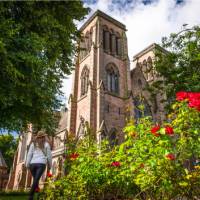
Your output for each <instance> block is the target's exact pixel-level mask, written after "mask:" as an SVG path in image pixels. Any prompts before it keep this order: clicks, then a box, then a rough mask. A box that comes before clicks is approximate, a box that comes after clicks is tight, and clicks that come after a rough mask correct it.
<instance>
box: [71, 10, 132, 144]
mask: <svg viewBox="0 0 200 200" xmlns="http://www.w3.org/2000/svg"><path fill="white" fill-rule="evenodd" d="M80 31H81V33H82V40H81V41H80V54H79V56H78V60H77V65H76V69H75V72H74V79H73V86H72V94H71V96H70V98H69V111H70V112H69V115H70V116H69V121H68V127H69V131H70V132H72V133H74V134H78V135H79V136H81V134H83V130H84V124H85V123H86V122H88V124H89V126H90V128H91V129H92V130H93V132H94V133H96V136H97V139H98V140H100V139H101V138H102V137H105V136H106V137H108V138H110V139H115V138H116V139H120V138H121V137H120V135H121V133H122V128H123V127H124V125H125V118H126V109H127V107H128V106H129V105H130V104H131V97H130V95H129V94H130V91H131V85H130V84H131V83H130V77H129V76H130V66H129V59H128V50H127V38H126V27H125V25H124V24H122V23H120V22H119V21H117V20H115V19H113V18H112V17H110V16H108V15H106V14H105V13H103V12H101V11H99V10H97V11H96V12H95V13H94V14H93V15H92V16H91V17H90V18H89V19H88V20H87V21H86V23H85V24H84V25H83V26H82V27H81V28H80Z"/></svg>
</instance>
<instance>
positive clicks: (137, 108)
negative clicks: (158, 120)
mask: <svg viewBox="0 0 200 200" xmlns="http://www.w3.org/2000/svg"><path fill="white" fill-rule="evenodd" d="M133 103H134V113H135V119H136V120H137V119H139V118H141V117H144V116H152V114H151V109H150V106H149V104H148V103H147V101H146V100H145V99H144V98H143V97H141V96H137V97H135V98H134V99H133Z"/></svg>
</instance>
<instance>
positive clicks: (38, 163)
mask: <svg viewBox="0 0 200 200" xmlns="http://www.w3.org/2000/svg"><path fill="white" fill-rule="evenodd" d="M46 165H47V170H50V169H51V166H52V154H51V148H50V145H49V143H48V142H47V139H46V134H44V133H43V132H42V131H39V132H38V133H37V135H36V137H35V139H34V140H33V142H32V143H31V145H30V148H29V151H28V154H27V159H26V167H27V168H29V169H30V171H31V174H32V176H33V184H32V187H31V190H30V195H29V200H33V198H34V192H35V190H36V189H38V184H39V180H40V178H41V176H42V174H43V173H44V171H45V168H46Z"/></svg>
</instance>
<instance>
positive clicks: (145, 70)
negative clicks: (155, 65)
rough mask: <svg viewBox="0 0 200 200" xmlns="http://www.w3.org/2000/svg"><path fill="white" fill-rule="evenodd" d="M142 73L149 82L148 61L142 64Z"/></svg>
mask: <svg viewBox="0 0 200 200" xmlns="http://www.w3.org/2000/svg"><path fill="white" fill-rule="evenodd" d="M142 72H143V74H144V77H145V79H146V80H147V78H148V77H147V61H146V60H144V61H143V63H142Z"/></svg>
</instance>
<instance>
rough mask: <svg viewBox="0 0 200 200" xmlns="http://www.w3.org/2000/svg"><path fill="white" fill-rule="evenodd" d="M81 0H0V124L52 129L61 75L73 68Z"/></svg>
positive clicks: (81, 14)
mask: <svg viewBox="0 0 200 200" xmlns="http://www.w3.org/2000/svg"><path fill="white" fill-rule="evenodd" d="M87 13H88V9H87V8H84V7H83V3H82V2H81V1H60V2H51V1H45V2H40V1H23V2H20V1H10V2H1V3H0V66H1V67H0V127H1V128H6V129H11V130H20V129H22V128H23V127H24V126H26V124H27V123H33V124H35V125H37V127H39V128H44V127H45V128H46V129H47V130H48V131H50V130H52V127H53V126H54V123H53V122H54V115H53V113H54V111H55V110H56V109H58V108H59V107H60V105H61V100H60V95H62V92H61V90H60V89H61V86H62V79H63V78H64V77H66V75H69V74H70V72H71V70H72V69H73V58H74V56H75V55H76V51H77V48H76V46H77V45H76V41H77V39H78V38H79V37H80V33H79V31H78V30H77V26H76V23H75V21H77V20H78V21H79V20H82V19H83V17H84V16H85V15H86V14H87Z"/></svg>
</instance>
